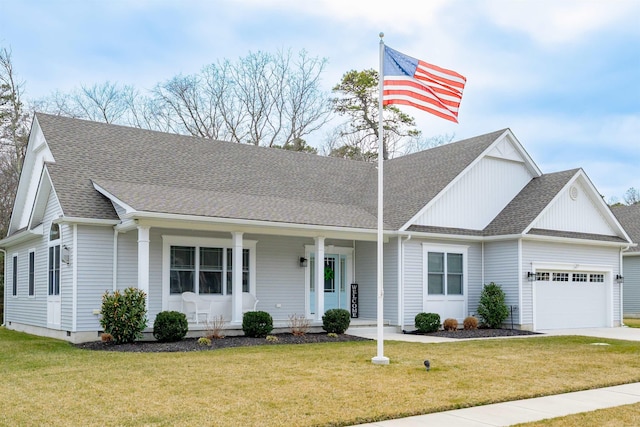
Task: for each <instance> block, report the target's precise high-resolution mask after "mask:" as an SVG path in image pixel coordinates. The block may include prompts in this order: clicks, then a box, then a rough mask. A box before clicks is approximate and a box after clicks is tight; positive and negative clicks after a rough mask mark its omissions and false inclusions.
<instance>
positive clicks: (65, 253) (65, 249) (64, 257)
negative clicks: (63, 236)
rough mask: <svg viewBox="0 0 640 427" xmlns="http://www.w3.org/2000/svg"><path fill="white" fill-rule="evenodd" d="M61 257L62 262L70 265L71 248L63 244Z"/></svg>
mask: <svg viewBox="0 0 640 427" xmlns="http://www.w3.org/2000/svg"><path fill="white" fill-rule="evenodd" d="M60 258H61V259H62V262H64V263H65V264H67V265H69V248H68V247H67V246H66V245H64V246H62V256H61V257H60Z"/></svg>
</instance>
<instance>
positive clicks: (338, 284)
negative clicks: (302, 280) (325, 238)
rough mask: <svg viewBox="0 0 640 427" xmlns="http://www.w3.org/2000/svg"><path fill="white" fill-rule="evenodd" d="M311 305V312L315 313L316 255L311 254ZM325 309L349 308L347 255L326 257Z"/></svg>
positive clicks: (329, 255)
mask: <svg viewBox="0 0 640 427" xmlns="http://www.w3.org/2000/svg"><path fill="white" fill-rule="evenodd" d="M309 267H310V268H309V274H310V277H309V283H310V289H309V303H310V304H309V306H310V308H311V314H315V312H316V311H315V306H316V286H315V279H316V278H315V268H316V266H315V256H314V255H313V254H311V256H310V262H309ZM323 288H324V309H325V311H326V310H330V309H332V308H344V309H347V306H348V299H347V256H346V255H338V254H327V255H325V257H324V285H323Z"/></svg>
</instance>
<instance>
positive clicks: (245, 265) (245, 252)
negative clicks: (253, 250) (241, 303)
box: [227, 248, 249, 294]
mask: <svg viewBox="0 0 640 427" xmlns="http://www.w3.org/2000/svg"><path fill="white" fill-rule="evenodd" d="M242 292H249V249H242ZM227 293H228V294H232V293H233V249H231V248H227Z"/></svg>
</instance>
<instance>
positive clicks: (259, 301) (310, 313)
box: [116, 221, 376, 335]
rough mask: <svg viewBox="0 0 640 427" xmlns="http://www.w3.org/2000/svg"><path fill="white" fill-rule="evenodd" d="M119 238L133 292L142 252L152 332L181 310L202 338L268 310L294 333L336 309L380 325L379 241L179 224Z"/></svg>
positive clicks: (232, 330)
mask: <svg viewBox="0 0 640 427" xmlns="http://www.w3.org/2000/svg"><path fill="white" fill-rule="evenodd" d="M187 226H188V228H186V227H187ZM117 232H118V233H119V235H117V237H116V239H117V240H118V243H117V263H116V264H117V265H116V268H117V269H118V274H117V278H118V285H117V286H118V288H121V287H122V288H124V287H127V286H126V285H125V284H126V280H123V277H124V276H125V273H126V272H127V271H128V272H129V273H131V269H130V268H129V269H128V268H127V267H128V266H127V265H126V264H127V263H129V264H130V261H131V259H130V258H129V259H127V258H126V254H127V253H128V254H131V252H132V249H135V253H136V255H137V259H136V263H135V267H136V268H135V270H136V272H137V284H138V287H139V288H140V289H142V290H144V291H145V292H147V302H148V304H147V307H148V312H149V315H148V317H149V325H150V326H151V325H152V324H153V321H154V320H155V316H156V314H157V313H159V312H160V311H166V310H175V311H180V312H183V313H185V315H186V316H187V319H188V321H189V328H190V330H191V331H193V332H194V333H198V332H199V331H202V330H204V329H205V328H206V327H207V324H209V323H210V322H211V321H212V320H213V319H214V318H218V317H219V316H222V319H224V330H225V331H227V332H225V333H226V334H228V335H232V334H237V333H242V330H241V326H242V318H243V314H244V313H245V312H247V311H250V310H260V311H266V312H268V313H269V314H270V315H271V316H272V318H273V320H274V327H275V329H277V330H282V331H286V330H288V329H289V326H290V325H289V318H290V317H291V316H301V317H304V318H305V319H308V320H309V322H310V325H311V328H313V329H317V330H321V326H322V316H323V314H324V313H325V312H326V310H328V309H331V308H344V309H346V310H348V311H350V312H351V314H352V319H351V320H352V325H360V324H361V325H365V326H371V325H372V324H375V319H376V306H375V295H376V294H375V286H376V282H375V268H373V269H371V268H367V264H370V259H371V255H372V254H375V242H373V241H372V240H373V239H375V236H368V235H366V234H365V233H363V234H362V235H359V236H358V237H359V239H353V238H352V237H354V236H353V234H344V233H338V232H334V233H328V234H329V236H328V237H325V236H317V235H314V234H315V233H312V232H309V231H307V232H305V233H302V232H300V231H299V230H284V231H283V230H282V229H280V230H274V229H264V228H256V227H245V228H244V229H242V230H238V229H231V228H230V227H229V226H220V225H216V226H212V225H205V224H196V223H189V224H188V225H187V224H181V223H180V222H176V221H172V222H169V221H145V222H141V221H138V222H137V223H136V225H135V227H131V228H130V229H129V230H122V229H121V230H118V231H117ZM341 234H343V236H341ZM338 237H345V238H338ZM350 237H351V238H350ZM363 258H366V259H367V260H368V261H367V262H364V263H362V262H361V261H359V260H360V259H363ZM318 259H322V260H324V262H317V261H316V260H318ZM359 265H361V266H362V267H358V266H359ZM130 266H131V267H132V266H133V265H130ZM317 283H319V284H320V286H319V287H318V286H316V284H317ZM317 289H318V290H322V291H320V292H317V291H316V290H317Z"/></svg>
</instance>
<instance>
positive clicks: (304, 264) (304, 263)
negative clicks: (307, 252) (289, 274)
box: [300, 256, 307, 267]
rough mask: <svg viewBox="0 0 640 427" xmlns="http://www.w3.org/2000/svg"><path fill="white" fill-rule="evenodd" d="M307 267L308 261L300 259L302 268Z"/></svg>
mask: <svg viewBox="0 0 640 427" xmlns="http://www.w3.org/2000/svg"><path fill="white" fill-rule="evenodd" d="M306 266H307V259H306V258H305V257H303V256H301V257H300V267H306Z"/></svg>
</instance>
